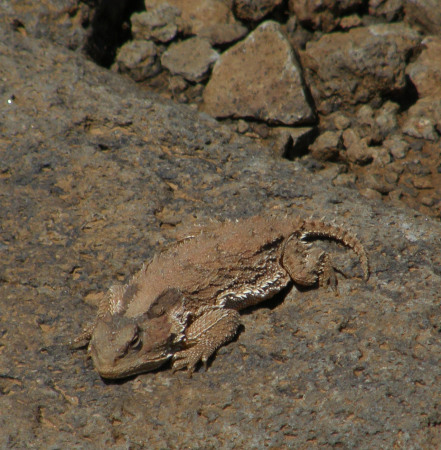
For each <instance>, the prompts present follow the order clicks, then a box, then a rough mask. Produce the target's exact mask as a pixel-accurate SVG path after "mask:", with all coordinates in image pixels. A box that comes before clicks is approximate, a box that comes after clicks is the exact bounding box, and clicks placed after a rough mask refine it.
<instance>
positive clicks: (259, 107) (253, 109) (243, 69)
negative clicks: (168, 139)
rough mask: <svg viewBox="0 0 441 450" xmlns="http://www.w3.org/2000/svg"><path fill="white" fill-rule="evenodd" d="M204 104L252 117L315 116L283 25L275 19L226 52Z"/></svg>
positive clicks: (297, 120) (295, 119)
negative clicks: (281, 26) (283, 30)
mask: <svg viewBox="0 0 441 450" xmlns="http://www.w3.org/2000/svg"><path fill="white" fill-rule="evenodd" d="M276 74H277V75H276ZM203 107H204V110H205V111H206V112H208V113H209V114H211V115H213V116H215V117H219V118H220V117H234V118H240V117H252V118H254V119H257V120H264V121H268V122H272V123H282V124H285V125H298V124H302V123H308V122H313V121H314V118H315V116H314V111H313V109H312V107H311V105H310V104H309V103H308V99H307V94H306V92H305V88H304V84H303V78H302V72H301V68H300V65H299V63H298V61H297V58H296V56H295V54H294V52H293V50H292V48H291V46H290V44H289V42H288V41H287V39H286V38H285V36H284V34H283V33H282V30H281V28H280V25H279V24H277V23H276V22H272V21H267V22H264V23H263V24H262V25H260V26H259V27H258V28H257V29H256V30H254V32H253V33H251V34H250V35H249V36H248V37H247V38H246V39H245V40H244V41H242V42H240V43H238V44H236V45H235V46H233V47H231V48H230V49H229V50H228V51H226V52H224V53H223V54H222V55H221V57H220V58H219V60H218V62H217V63H216V64H215V66H214V68H213V74H212V76H211V78H210V81H209V82H208V84H207V87H206V89H205V91H204V105H203Z"/></svg>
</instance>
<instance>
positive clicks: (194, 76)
mask: <svg viewBox="0 0 441 450" xmlns="http://www.w3.org/2000/svg"><path fill="white" fill-rule="evenodd" d="M218 58H219V54H218V53H217V52H216V50H213V48H212V47H211V45H210V43H209V42H208V41H207V40H206V39H201V38H199V37H193V38H190V39H186V40H185V41H182V42H178V43H176V44H172V45H170V47H169V48H168V50H167V51H166V52H165V53H164V54H163V55H162V57H161V63H162V65H163V66H164V67H165V68H167V69H168V70H169V71H170V72H171V73H172V74H173V75H181V76H182V77H184V78H185V79H186V80H188V81H192V82H199V81H202V80H203V79H204V78H206V77H207V75H208V71H209V70H210V68H211V66H212V65H213V64H214V63H215V62H216V61H217V60H218Z"/></svg>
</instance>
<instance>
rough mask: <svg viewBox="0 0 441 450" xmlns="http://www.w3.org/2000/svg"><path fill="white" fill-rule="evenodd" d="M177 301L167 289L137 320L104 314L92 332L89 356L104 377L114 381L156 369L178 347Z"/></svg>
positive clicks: (179, 334) (174, 293)
mask: <svg viewBox="0 0 441 450" xmlns="http://www.w3.org/2000/svg"><path fill="white" fill-rule="evenodd" d="M177 300H179V298H178V297H177V295H176V292H174V291H171V290H168V291H167V292H166V293H165V294H163V295H161V296H159V297H158V298H157V299H156V300H155V302H154V303H153V304H152V305H151V308H150V309H149V311H148V312H147V313H145V314H142V315H141V316H138V317H127V316H125V315H124V314H117V315H111V314H107V315H105V316H103V317H101V318H100V319H99V320H98V321H97V323H96V326H95V328H94V330H93V333H92V337H91V340H90V343H89V353H90V355H91V357H92V360H93V363H94V365H95V368H96V370H97V371H98V372H99V374H100V375H101V376H102V377H103V378H108V379H117V378H124V377H128V376H130V375H136V374H139V373H142V372H149V371H151V370H154V369H157V368H158V367H160V366H161V365H162V364H164V363H165V362H167V361H168V360H169V359H170V358H171V357H172V356H173V353H174V352H175V351H176V349H177V348H178V347H179V345H180V344H179V343H180V340H181V338H182V331H183V327H184V325H183V324H182V325H181V322H177V321H176V319H177V317H178V316H179V307H178V308H172V306H176V302H177Z"/></svg>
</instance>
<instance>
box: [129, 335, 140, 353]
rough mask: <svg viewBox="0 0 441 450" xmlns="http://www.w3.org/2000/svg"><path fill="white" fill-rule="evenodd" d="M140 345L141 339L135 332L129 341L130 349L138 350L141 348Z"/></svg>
mask: <svg viewBox="0 0 441 450" xmlns="http://www.w3.org/2000/svg"><path fill="white" fill-rule="evenodd" d="M141 344H142V340H141V337H140V336H139V333H138V332H137V333H136V334H135V335H134V336H133V338H132V340H131V341H130V348H133V349H138V348H139V347H140V346H141Z"/></svg>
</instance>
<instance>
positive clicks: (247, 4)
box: [234, 0, 282, 22]
mask: <svg viewBox="0 0 441 450" xmlns="http://www.w3.org/2000/svg"><path fill="white" fill-rule="evenodd" d="M281 3H282V0H235V1H234V11H235V13H236V17H238V18H239V19H241V20H247V21H252V22H257V21H258V20H262V19H263V18H265V16H267V15H268V14H269V13H270V12H272V11H273V10H274V9H275V8H276V7H277V6H279V5H280V4H281Z"/></svg>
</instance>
